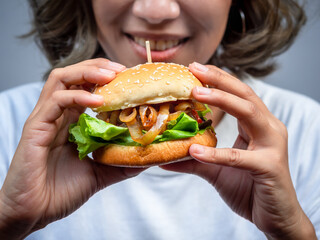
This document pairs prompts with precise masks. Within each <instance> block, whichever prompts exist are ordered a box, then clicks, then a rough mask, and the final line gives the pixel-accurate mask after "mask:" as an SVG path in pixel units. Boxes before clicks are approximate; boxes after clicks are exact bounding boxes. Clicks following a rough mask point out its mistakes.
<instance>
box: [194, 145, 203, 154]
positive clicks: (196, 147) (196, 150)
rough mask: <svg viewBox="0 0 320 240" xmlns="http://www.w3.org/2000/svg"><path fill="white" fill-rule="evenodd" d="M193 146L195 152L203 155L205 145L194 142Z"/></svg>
mask: <svg viewBox="0 0 320 240" xmlns="http://www.w3.org/2000/svg"><path fill="white" fill-rule="evenodd" d="M191 147H192V152H193V153H194V154H197V155H201V154H203V153H204V147H203V146H201V145H198V144H193V145H192V146H191Z"/></svg>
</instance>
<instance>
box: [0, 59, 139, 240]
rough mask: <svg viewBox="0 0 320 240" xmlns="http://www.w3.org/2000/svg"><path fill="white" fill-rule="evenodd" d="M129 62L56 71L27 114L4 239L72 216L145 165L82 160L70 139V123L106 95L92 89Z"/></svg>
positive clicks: (1, 208)
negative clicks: (91, 199) (111, 163)
mask: <svg viewBox="0 0 320 240" xmlns="http://www.w3.org/2000/svg"><path fill="white" fill-rule="evenodd" d="M124 69H125V67H124V66H122V65H120V64H117V63H114V62H111V61H109V60H107V59H94V60H87V61H84V62H81V63H78V64H75V65H71V66H68V67H65V68H60V69H55V70H53V71H52V72H51V74H50V76H49V78H48V80H47V82H46V84H45V85H44V88H43V90H42V92H41V95H40V98H39V101H38V103H37V105H36V106H35V108H34V110H33V112H32V113H31V115H30V116H29V118H28V119H27V121H26V123H25V126H24V129H23V133H22V136H21V139H20V142H19V145H18V148H17V150H16V153H15V155H14V157H13V159H12V163H11V165H10V168H9V171H8V174H7V176H6V179H5V182H4V184H3V187H2V189H1V192H0V238H1V239H12V238H14V239H16V238H18V239H20V238H24V237H26V236H27V235H28V234H30V233H31V232H33V231H35V230H37V229H40V228H43V227H45V226H46V225H47V224H49V223H50V222H53V221H55V220H58V219H61V218H63V217H66V216H67V215H69V214H70V213H72V212H73V211H75V210H76V209H77V208H79V207H80V206H81V205H82V204H83V203H85V202H86V201H87V200H88V199H89V198H90V197H91V196H92V195H93V194H94V193H96V192H97V191H99V190H101V189H103V188H105V187H107V186H109V185H111V184H114V183H116V182H119V181H122V180H124V179H127V178H129V177H133V176H135V175H137V174H139V173H140V172H141V171H143V169H134V168H130V169H129V168H118V167H111V166H105V165H100V164H97V163H95V162H93V161H92V160H90V159H89V158H86V159H85V160H83V161H80V160H79V158H78V153H77V151H76V147H75V146H74V145H73V144H72V143H69V142H68V127H69V125H70V124H71V123H73V122H76V121H77V120H78V117H79V115H80V114H81V113H82V112H83V111H84V110H85V108H86V107H97V106H100V105H101V104H102V103H103V99H102V98H101V97H98V96H96V95H94V94H91V93H90V89H92V88H93V87H94V86H95V85H96V84H99V85H103V84H106V83H108V82H110V81H111V80H112V79H113V78H114V77H115V76H116V73H118V72H120V71H122V70H124Z"/></svg>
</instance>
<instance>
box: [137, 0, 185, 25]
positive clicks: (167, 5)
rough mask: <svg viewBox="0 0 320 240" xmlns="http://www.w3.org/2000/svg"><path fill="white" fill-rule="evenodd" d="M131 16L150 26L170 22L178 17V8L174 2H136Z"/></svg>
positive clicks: (151, 0) (154, 0) (157, 0)
mask: <svg viewBox="0 0 320 240" xmlns="http://www.w3.org/2000/svg"><path fill="white" fill-rule="evenodd" d="M132 11H133V14H134V15H136V16H137V17H139V18H142V19H144V20H146V21H147V22H149V23H151V24H159V23H161V22H163V21H165V20H172V19H175V18H177V17H178V16H179V15H180V6H179V4H178V3H177V1H176V0H136V1H135V2H134V4H133V8H132Z"/></svg>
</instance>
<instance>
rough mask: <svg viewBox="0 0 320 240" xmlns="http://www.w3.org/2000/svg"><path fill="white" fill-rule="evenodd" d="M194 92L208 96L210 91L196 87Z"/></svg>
mask: <svg viewBox="0 0 320 240" xmlns="http://www.w3.org/2000/svg"><path fill="white" fill-rule="evenodd" d="M196 92H197V94H199V95H209V94H210V93H211V89H210V88H206V87H196Z"/></svg>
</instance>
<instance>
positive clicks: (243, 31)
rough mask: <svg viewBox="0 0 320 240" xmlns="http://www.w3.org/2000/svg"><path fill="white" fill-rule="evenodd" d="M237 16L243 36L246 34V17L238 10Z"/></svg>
mask: <svg viewBox="0 0 320 240" xmlns="http://www.w3.org/2000/svg"><path fill="white" fill-rule="evenodd" d="M239 15H240V18H241V24H242V36H244V35H245V33H246V30H247V29H246V15H245V14H244V12H243V11H242V9H241V8H240V9H239Z"/></svg>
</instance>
